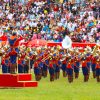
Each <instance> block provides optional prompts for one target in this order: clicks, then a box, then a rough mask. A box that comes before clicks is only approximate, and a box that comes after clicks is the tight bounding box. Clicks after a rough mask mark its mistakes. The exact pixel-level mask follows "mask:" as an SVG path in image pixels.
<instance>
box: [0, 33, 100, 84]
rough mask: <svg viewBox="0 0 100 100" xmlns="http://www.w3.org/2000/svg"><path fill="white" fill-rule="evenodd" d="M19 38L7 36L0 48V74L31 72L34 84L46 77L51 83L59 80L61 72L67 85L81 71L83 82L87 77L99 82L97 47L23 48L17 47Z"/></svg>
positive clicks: (14, 34) (99, 50)
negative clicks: (91, 76)
mask: <svg viewBox="0 0 100 100" xmlns="http://www.w3.org/2000/svg"><path fill="white" fill-rule="evenodd" d="M22 39H23V37H21V36H20V37H18V36H17V34H16V33H15V32H14V33H13V34H12V36H10V38H9V39H8V40H9V43H8V45H7V46H4V47H1V49H0V50H1V53H0V57H1V67H2V73H11V74H16V73H33V72H34V74H35V79H36V81H40V80H41V79H42V78H46V77H47V76H48V73H49V74H50V81H54V80H57V79H59V76H60V71H62V73H63V77H65V78H68V82H69V83H71V82H73V80H74V79H78V77H79V74H80V72H81V71H82V73H83V77H84V82H87V81H88V80H89V76H90V74H92V73H93V78H96V80H97V82H100V46H99V45H96V46H95V47H93V48H91V47H89V46H87V47H84V48H79V47H74V48H73V47H71V48H67V49H65V48H63V47H61V46H53V47H49V46H48V47H47V46H40V47H26V46H24V45H23V46H19V41H20V40H22Z"/></svg>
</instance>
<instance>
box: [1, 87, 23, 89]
mask: <svg viewBox="0 0 100 100" xmlns="http://www.w3.org/2000/svg"><path fill="white" fill-rule="evenodd" d="M0 89H23V88H22V87H0Z"/></svg>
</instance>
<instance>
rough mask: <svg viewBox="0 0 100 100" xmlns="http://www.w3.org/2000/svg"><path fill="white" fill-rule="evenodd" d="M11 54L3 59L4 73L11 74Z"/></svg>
mask: <svg viewBox="0 0 100 100" xmlns="http://www.w3.org/2000/svg"><path fill="white" fill-rule="evenodd" d="M9 65H10V62H9V54H4V55H3V57H2V73H10V67H9Z"/></svg>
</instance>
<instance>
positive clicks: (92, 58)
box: [91, 55, 97, 78]
mask: <svg viewBox="0 0 100 100" xmlns="http://www.w3.org/2000/svg"><path fill="white" fill-rule="evenodd" d="M96 59H97V58H96V56H94V55H92V57H91V69H92V73H93V78H95V77H96Z"/></svg>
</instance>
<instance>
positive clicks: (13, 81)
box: [0, 74, 38, 87]
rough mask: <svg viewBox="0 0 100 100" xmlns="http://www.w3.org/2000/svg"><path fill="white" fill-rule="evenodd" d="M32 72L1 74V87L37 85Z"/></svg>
mask: <svg viewBox="0 0 100 100" xmlns="http://www.w3.org/2000/svg"><path fill="white" fill-rule="evenodd" d="M37 86H38V82H36V81H32V75H31V74H0V87H37Z"/></svg>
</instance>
